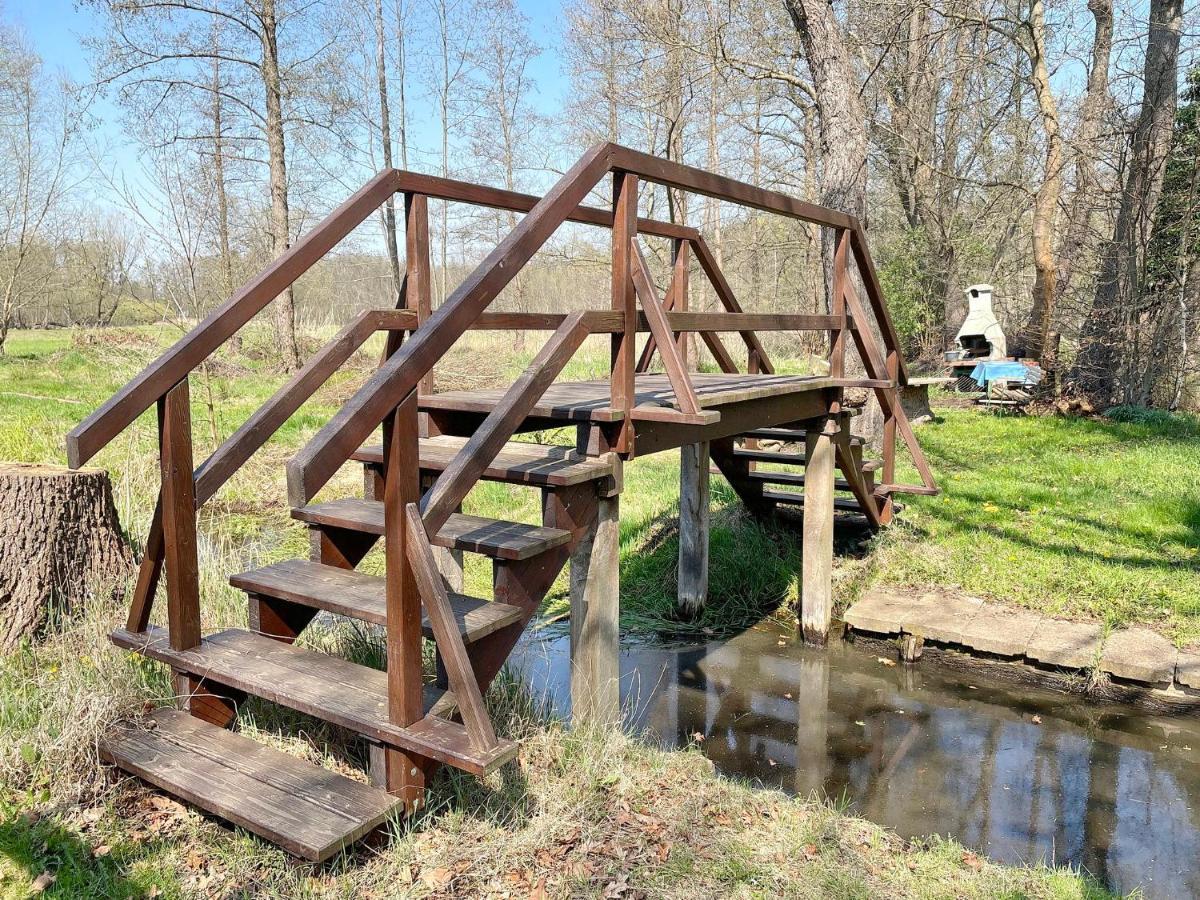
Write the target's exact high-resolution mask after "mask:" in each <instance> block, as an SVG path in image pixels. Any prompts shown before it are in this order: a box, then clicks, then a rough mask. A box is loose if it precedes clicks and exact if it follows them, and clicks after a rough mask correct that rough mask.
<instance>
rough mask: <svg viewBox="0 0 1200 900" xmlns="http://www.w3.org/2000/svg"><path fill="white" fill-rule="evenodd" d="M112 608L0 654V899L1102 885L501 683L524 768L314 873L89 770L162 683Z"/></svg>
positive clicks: (341, 745) (350, 748)
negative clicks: (567, 711)
mask: <svg viewBox="0 0 1200 900" xmlns="http://www.w3.org/2000/svg"><path fill="white" fill-rule="evenodd" d="M218 605H220V604H218ZM220 614H226V615H229V614H232V610H231V609H225V610H222V611H220ZM121 615H122V610H120V609H117V608H116V607H115V606H108V607H97V608H94V609H93V610H92V612H91V613H90V614H89V615H88V617H87V618H86V620H85V621H82V622H78V623H76V624H75V625H74V627H73V628H72V629H71V630H70V631H68V632H66V633H62V634H59V635H55V636H52V637H51V638H50V639H49V640H47V641H46V642H44V643H42V644H40V645H39V646H38V647H36V648H27V649H25V650H24V651H22V652H21V653H19V654H16V655H15V656H13V657H12V658H9V659H6V660H4V661H3V662H0V771H2V774H3V789H2V791H0V897H4V898H10V897H11V898H18V897H26V896H28V895H29V894H30V893H31V891H32V890H34V887H35V885H41V886H43V887H44V888H45V891H44V895H45V896H49V897H63V898H78V897H106V898H112V897H166V898H175V897H179V898H182V897H240V896H270V897H286V898H293V897H344V898H351V897H354V898H362V897H399V896H405V897H407V896H411V897H489V896H494V897H539V896H551V897H558V896H581V897H605V898H615V897H656V898H657V897H679V898H695V897H730V896H734V897H797V898H800V897H804V898H807V897H814V896H832V897H864V898H865V897H897V898H898V897H999V896H1004V897H1045V898H1064V900H1065V898H1084V897H1087V898H1092V897H1104V896H1107V895H1106V894H1105V893H1104V892H1103V891H1101V890H1099V889H1098V888H1096V887H1095V886H1094V885H1092V884H1091V883H1090V882H1088V881H1087V880H1085V879H1083V878H1081V877H1079V876H1078V875H1076V874H1074V873H1072V872H1069V871H1063V870H1060V871H1053V870H1050V869H1046V868H1042V867H1037V866H1034V867H1028V868H1014V867H1001V866H996V865H993V864H991V863H990V862H988V861H987V860H985V859H982V858H980V857H979V856H978V855H977V854H975V853H973V852H971V851H968V850H965V849H964V848H962V847H961V846H959V845H957V844H955V843H953V842H949V841H943V840H941V839H930V840H927V841H920V842H912V843H909V842H904V841H901V840H900V839H898V838H897V837H896V836H895V835H894V834H890V833H888V832H887V831H885V830H884V829H882V828H879V827H878V826H875V825H872V824H870V823H868V822H865V821H863V820H861V819H857V818H854V817H851V816H848V815H845V814H844V813H843V812H841V811H839V810H838V809H836V808H834V807H832V806H830V805H828V804H824V803H818V802H815V801H811V800H802V799H794V798H789V797H786V796H784V795H782V794H779V793H777V792H774V791H763V790H758V789H754V788H752V787H751V786H749V785H746V784H742V783H740V782H737V781H733V780H729V779H725V778H721V777H718V776H717V775H716V774H714V772H713V770H712V766H711V764H710V763H709V762H708V761H707V760H706V759H705V757H704V756H702V755H701V754H700V753H699V752H698V751H697V750H695V749H692V750H688V751H684V752H672V753H664V752H661V751H658V750H654V749H651V748H649V747H647V746H645V745H643V744H639V743H638V742H637V741H635V740H633V739H631V738H629V737H628V736H625V735H622V734H620V733H615V732H610V731H594V732H587V731H576V732H570V731H567V730H564V729H563V728H562V727H561V726H560V725H558V724H556V723H554V722H551V721H546V720H544V719H542V718H541V717H539V716H538V715H536V714H535V711H533V710H531V709H530V707H529V705H528V702H527V700H525V698H524V695H522V694H521V693H520V692H519V691H517V690H515V689H514V687H513V685H511V684H501V685H500V686H499V687H496V688H494V689H493V690H492V692H491V694H490V696H489V703H490V705H491V707H492V709H493V714H494V716H495V717H496V719H497V721H498V724H499V726H500V728H501V729H502V730H503V731H504V732H505V733H508V734H512V735H515V736H517V737H519V738H520V739H521V740H522V749H521V755H520V759H519V762H518V763H517V764H516V765H510V766H507V767H505V768H504V769H503V770H502V771H500V772H498V773H496V774H495V775H493V776H490V777H489V778H487V779H485V780H482V781H479V780H476V779H474V778H470V777H459V776H457V775H455V774H449V773H445V772H443V773H442V774H441V775H439V776H438V778H437V779H436V781H435V784H434V786H433V790H432V795H431V798H430V806H429V809H428V811H427V812H426V813H425V814H423V815H422V816H421V817H420V819H418V820H417V821H414V822H410V823H394V824H393V825H391V826H390V828H389V831H388V833H387V834H386V835H385V836H384V837H385V839H384V840H383V841H382V843H381V844H380V845H378V846H376V847H374V848H359V849H357V850H356V851H354V852H353V853H351V854H348V855H344V856H342V857H339V858H337V859H335V860H334V861H332V862H331V863H330V864H328V865H327V866H325V867H321V868H317V867H312V866H307V865H301V864H298V863H296V862H295V861H293V860H291V859H290V858H289V857H288V856H287V855H286V854H285V853H283V851H281V850H278V849H276V848H274V847H272V846H270V845H268V844H265V843H263V842H261V841H258V840H257V839H255V838H253V837H250V836H248V835H246V834H245V833H242V832H235V831H231V830H229V829H227V828H224V827H222V826H221V825H219V824H217V823H216V822H214V821H213V820H210V819H207V818H205V817H202V816H200V815H198V814H197V813H195V812H193V811H190V810H188V809H187V808H185V807H183V806H181V805H180V804H177V803H175V802H174V801H172V800H170V799H168V798H166V797H164V796H162V795H160V794H157V793H154V792H151V791H148V790H146V789H144V788H143V787H140V786H139V784H138V783H137V782H136V781H134V780H131V779H125V780H120V781H116V780H109V779H106V778H105V777H104V776H103V775H102V774H101V772H100V770H99V768H98V766H97V765H96V761H95V758H94V753H95V751H94V741H95V739H96V737H97V736H98V735H99V734H100V733H102V732H103V730H104V729H105V727H106V724H107V723H108V722H109V721H111V720H113V719H114V718H117V717H120V716H125V715H128V714H130V713H134V712H136V711H137V710H139V709H141V708H142V707H143V705H144V704H147V703H160V702H163V701H164V700H165V699H166V698H167V697H168V696H169V694H170V686H169V683H168V680H167V677H166V674H165V673H164V671H163V670H162V667H160V666H158V665H157V664H154V663H149V662H147V661H145V660H142V659H141V658H139V657H135V656H132V655H128V654H119V653H117V652H115V651H113V650H112V649H111V647H109V646H107V642H106V640H105V634H106V633H107V631H108V629H109V628H110V627H112V625H113V624H115V622H117V621H118V620H119V618H120V617H121ZM306 640H307V641H308V642H309V643H310V645H316V646H325V647H327V648H328V649H337V650H339V651H340V652H343V653H346V654H347V655H349V656H350V657H352V658H354V659H357V660H359V661H366V660H369V659H370V658H371V656H372V654H375V655H377V654H378V652H379V648H378V645H375V644H373V643H372V642H371V641H369V640H365V639H364V637H363V635H362V634H361V633H359V632H355V631H353V630H351V629H349V628H347V627H346V626H340V627H339V626H334V627H332V628H331V629H330V630H322V631H318V632H317V633H315V634H310V635H307V636H306ZM239 727H240V729H241V730H242V731H243V733H247V734H250V735H252V736H253V737H255V738H256V739H257V740H259V741H262V742H264V743H267V744H269V745H272V746H274V747H277V748H279V749H282V750H285V751H287V752H290V753H293V754H296V755H298V756H300V757H303V758H306V759H309V760H311V761H313V762H317V763H320V764H322V765H325V766H328V767H330V768H333V769H337V770H340V771H342V772H344V773H346V774H350V775H352V776H353V775H357V777H361V766H362V765H363V764H364V759H363V752H362V747H361V746H360V745H357V744H355V743H352V742H350V741H349V740H348V738H347V735H345V734H344V733H343V732H340V731H339V730H337V729H333V728H331V727H329V726H327V725H326V724H324V723H320V722H316V721H314V720H311V719H307V718H304V717H302V716H298V715H295V714H291V713H288V712H286V711H279V710H275V709H271V708H268V707H264V706H258V705H255V704H249V705H246V706H244V707H243V709H242V710H241V714H240V722H239ZM51 879H52V880H51Z"/></svg>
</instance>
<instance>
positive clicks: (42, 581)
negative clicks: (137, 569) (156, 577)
mask: <svg viewBox="0 0 1200 900" xmlns="http://www.w3.org/2000/svg"><path fill="white" fill-rule="evenodd" d="M0 547H3V548H4V552H3V553H0V652H5V653H9V652H11V651H12V650H13V649H15V648H16V647H17V645H18V644H20V642H21V640H22V639H23V638H26V637H32V636H35V635H36V634H37V633H38V632H39V631H41V630H42V629H43V628H44V627H45V626H46V625H48V624H50V623H51V622H52V621H53V620H54V619H55V618H56V617H58V616H62V615H70V614H73V613H76V612H78V611H79V610H81V609H82V608H83V606H84V604H85V602H86V601H87V600H89V599H90V598H93V597H100V596H103V595H108V596H110V597H111V596H114V595H119V593H120V591H121V589H122V587H123V585H122V582H123V581H124V579H125V578H126V577H128V576H129V575H130V574H131V573H132V571H133V552H132V551H131V550H130V547H129V544H128V543H127V542H126V541H125V538H124V536H123V535H122V534H121V525H120V522H119V521H117V512H116V509H115V508H114V507H113V499H112V487H111V485H110V484H109V480H108V474H107V473H105V472H103V471H101V470H99V469H80V470H78V471H70V470H68V469H63V468H60V467H58V466H39V465H28V464H25V463H3V464H0Z"/></svg>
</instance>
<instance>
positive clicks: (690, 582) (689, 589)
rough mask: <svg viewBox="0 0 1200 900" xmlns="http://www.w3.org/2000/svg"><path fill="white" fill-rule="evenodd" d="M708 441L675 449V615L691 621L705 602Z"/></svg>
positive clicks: (706, 592) (706, 582) (706, 580)
mask: <svg viewBox="0 0 1200 900" xmlns="http://www.w3.org/2000/svg"><path fill="white" fill-rule="evenodd" d="M708 468H709V445H708V441H702V442H700V443H697V444H685V445H684V446H683V447H681V448H680V450H679V594H678V603H679V612H680V614H681V615H683V616H684V617H685V618H693V617H695V616H696V615H697V614H699V612H700V610H702V609H703V608H704V604H705V603H706V602H707V601H708V524H709V492H708Z"/></svg>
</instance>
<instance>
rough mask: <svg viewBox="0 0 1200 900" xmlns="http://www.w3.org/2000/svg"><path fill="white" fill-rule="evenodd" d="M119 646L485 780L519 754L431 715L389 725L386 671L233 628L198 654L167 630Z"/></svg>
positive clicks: (120, 639) (431, 697)
mask: <svg viewBox="0 0 1200 900" xmlns="http://www.w3.org/2000/svg"><path fill="white" fill-rule="evenodd" d="M111 638H112V641H113V643H114V644H116V645H117V646H118V647H123V648H125V649H126V650H133V651H135V652H137V653H141V654H143V655H144V656H148V657H150V658H151V659H156V660H158V661H159V662H164V663H166V664H167V665H169V666H171V667H172V668H175V669H179V670H181V671H185V672H191V673H193V674H196V675H199V676H201V677H203V678H205V679H211V680H212V681H214V682H216V683H218V684H224V685H228V686H229V687H232V688H236V689H238V690H240V691H245V692H246V693H247V694H253V695H254V696H256V697H262V698H263V699H265V700H269V701H271V702H272V703H278V704H280V705H282V706H286V707H289V708H290V709H295V710H298V711H300V712H302V713H306V714H308V715H311V716H316V717H317V718H319V719H323V720H325V721H326V722H332V723H333V724H335V725H340V726H341V727H343V728H349V729H350V730H351V731H356V732H358V733H359V734H364V735H367V736H368V737H371V738H374V739H375V740H378V741H382V742H383V743H385V744H388V745H390V746H394V747H399V748H403V749H405V750H408V751H411V752H412V753H414V754H417V755H419V756H424V757H428V758H430V759H435V760H438V761H439V762H443V763H446V764H447V765H451V766H455V767H456V768H460V769H463V770H464V771H467V772H471V773H472V774H475V775H483V774H486V773H487V772H490V771H492V770H493V769H495V768H496V767H497V766H500V765H503V764H504V763H505V762H507V761H508V760H510V759H512V758H513V756H515V755H516V752H517V745H516V744H515V743H513V742H512V741H507V740H501V741H500V744H499V746H498V747H497V748H495V749H494V750H491V751H487V752H483V751H479V750H476V749H475V748H473V747H472V746H471V741H470V738H469V736H468V735H467V732H466V729H464V728H463V726H462V725H459V724H457V723H455V722H444V721H431V719H436V717H431V716H429V715H426V716H425V717H424V718H423V719H420V720H419V721H417V722H415V723H413V724H412V725H409V726H399V725H394V724H393V723H392V722H390V721H389V720H388V693H387V674H386V673H384V672H380V671H378V670H377V669H372V668H369V667H367V666H360V665H357V664H355V663H352V662H348V661H347V660H344V659H340V658H339V657H336V656H330V655H329V654H326V653H317V652H315V651H313V650H307V649H305V648H303V647H297V646H295V645H294V644H285V643H281V642H279V641H275V640H272V639H271V638H269V637H265V636H263V635H257V634H253V633H251V632H249V631H242V630H240V629H236V628H231V629H229V630H227V631H221V632H218V633H216V634H212V635H209V636H208V637H206V638H205V639H204V640H203V641H201V643H200V646H198V647H196V648H195V649H193V650H172V649H171V647H170V645H169V643H168V641H167V636H166V633H165V631H164V630H163V629H162V628H157V627H154V626H151V627H150V628H149V629H148V630H147V631H146V633H145V634H140V635H139V634H131V633H130V632H128V631H124V630H117V631H114V632H113V633H112V635H111ZM442 693H443V692H442V691H439V690H437V689H436V688H435V687H433V686H432V685H426V686H425V688H424V697H423V706H424V708H425V709H426V710H428V709H432V708H433V705H434V703H435V702H437V701H438V700H439V699H440V698H441V696H442Z"/></svg>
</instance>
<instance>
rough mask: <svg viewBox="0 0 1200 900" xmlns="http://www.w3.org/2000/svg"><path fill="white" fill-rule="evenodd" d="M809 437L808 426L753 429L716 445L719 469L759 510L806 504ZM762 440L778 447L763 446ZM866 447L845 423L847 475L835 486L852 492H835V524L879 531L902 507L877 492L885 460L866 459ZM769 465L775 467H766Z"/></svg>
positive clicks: (840, 451) (841, 446) (839, 450)
mask: <svg viewBox="0 0 1200 900" xmlns="http://www.w3.org/2000/svg"><path fill="white" fill-rule="evenodd" d="M841 418H842V419H849V414H848V413H843V414H842V416H841ZM807 441H808V429H806V428H803V427H785V428H759V429H753V430H751V431H747V432H745V433H744V434H740V435H736V436H734V437H733V438H731V439H729V440H728V441H724V442H721V443H718V444H714V446H713V449H712V457H713V461H714V462H715V463H716V466H715V467H714V469H713V471H714V473H717V474H721V475H724V476H725V477H726V478H727V479H728V481H729V483H730V485H731V486H732V487H733V489H734V491H735V492H736V493H737V494H738V496H739V497H740V499H741V500H742V502H743V503H744V504H745V505H746V507H747V508H748V509H749V510H750V511H751V512H753V513H755V514H756V515H760V516H766V515H769V514H770V513H772V512H774V510H775V509H776V508H777V507H781V506H782V507H793V508H796V509H803V508H804V491H803V488H804V480H805V475H804V469H805V466H806V463H807V459H808V458H807V452H806V450H804V449H803V448H804V447H805V446H806V444H807ZM762 442H771V444H772V445H774V446H763V443H762ZM863 447H864V441H863V439H862V438H861V437H858V436H856V435H850V434H848V429H846V428H845V427H844V425H843V426H842V427H841V428H840V430H839V439H838V442H837V447H836V457H837V466H838V468H839V469H840V471H841V477H840V478H836V479H835V480H834V482H833V486H834V489H835V490H836V491H839V492H841V493H843V494H848V495H849V496H836V497H834V500H833V508H834V511H835V518H834V523H835V525H839V526H845V527H851V528H866V529H872V530H873V529H877V528H881V527H883V526H884V525H886V524H887V523H888V522H889V521H891V518H892V516H893V515H894V514H895V513H897V512H899V511H900V510H901V509H902V507H901V506H900V504H898V503H895V502H894V501H893V500H892V499H891V497H890V494H886V493H883V492H878V491H877V489H876V484H875V474H876V473H877V472H878V471H879V470H880V469H881V468H882V467H883V465H884V463H883V460H879V459H867V458H865V457H864V456H863ZM764 464H765V465H766V466H769V467H770V468H764V467H763V466H764Z"/></svg>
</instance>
